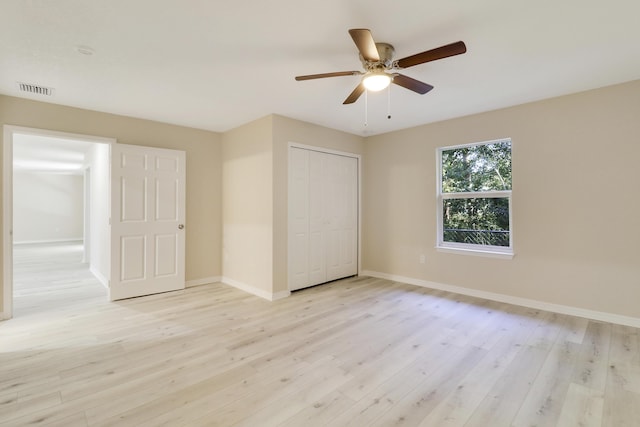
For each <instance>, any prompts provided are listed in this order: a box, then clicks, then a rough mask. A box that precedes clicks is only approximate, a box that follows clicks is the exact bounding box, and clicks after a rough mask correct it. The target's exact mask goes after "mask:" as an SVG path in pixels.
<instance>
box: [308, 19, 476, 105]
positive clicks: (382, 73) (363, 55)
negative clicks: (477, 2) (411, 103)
mask: <svg viewBox="0 0 640 427" xmlns="http://www.w3.org/2000/svg"><path fill="white" fill-rule="evenodd" d="M349 34H350V35H351V38H352V39H353V42H354V43H355V45H356V47H357V48H358V51H359V52H360V61H361V62H362V66H363V68H364V72H362V71H339V72H333V73H323V74H311V75H306V76H297V77H296V80H297V81H302V80H312V79H321V78H325V77H340V76H353V75H362V76H363V77H362V81H361V82H360V84H359V85H358V86H356V88H355V89H354V90H353V92H351V94H349V96H348V97H347V99H345V100H344V102H343V104H352V103H354V102H356V101H357V100H358V98H360V96H361V95H362V94H363V93H364V92H365V91H366V90H369V91H373V92H376V91H381V90H383V89H385V88H386V87H388V86H389V85H390V84H391V83H393V84H396V85H398V86H402V87H404V88H405V89H409V90H411V91H413V92H415V93H418V94H420V95H424V94H425V93H427V92H429V91H430V90H431V89H433V86H431V85H429V84H427V83H423V82H421V81H419V80H416V79H414V78H412V77H409V76H406V75H404V74H400V73H398V71H399V70H402V69H405V68H409V67H413V66H414V65H419V64H424V63H426V62H431V61H436V60H438V59H443V58H448V57H450V56H455V55H460V54H462V53H465V52H466V51H467V47H466V46H465V44H464V42H462V41H459V42H455V43H451V44H448V45H445V46H441V47H438V48H435V49H431V50H426V51H424V52H421V53H418V54H415V55H411V56H408V57H406V58H402V59H399V60H397V61H396V60H394V59H393V54H394V53H395V49H394V48H393V46H392V45H390V44H389V43H376V42H375V41H374V40H373V36H372V35H371V31H369V30H367V29H359V28H356V29H351V30H349Z"/></svg>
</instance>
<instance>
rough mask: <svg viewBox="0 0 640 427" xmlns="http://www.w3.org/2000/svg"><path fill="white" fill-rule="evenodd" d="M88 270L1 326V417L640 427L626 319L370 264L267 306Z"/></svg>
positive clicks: (223, 290)
mask: <svg viewBox="0 0 640 427" xmlns="http://www.w3.org/2000/svg"><path fill="white" fill-rule="evenodd" d="M81 282H82V281H80V282H77V283H76V284H77V285H78V286H75V288H76V289H77V290H78V292H79V294H78V297H77V298H74V297H73V292H72V291H71V290H70V289H72V288H74V286H71V285H68V286H66V287H65V286H63V285H61V286H62V288H63V289H64V290H65V292H68V293H67V294H65V296H64V297H53V298H52V295H53V294H52V293H51V292H53V291H51V292H49V291H45V292H44V294H42V295H41V299H42V301H45V302H47V303H48V304H50V305H55V306H58V309H53V308H52V307H49V308H50V310H44V311H41V312H39V311H38V310H37V308H36V307H37V301H36V300H37V297H35V295H36V294H37V293H36V292H35V291H34V292H33V293H32V294H33V295H34V298H33V299H32V300H31V302H30V303H29V304H28V307H30V308H29V310H24V311H23V313H22V315H21V314H20V312H19V310H18V309H16V318H14V319H12V320H9V321H5V322H2V323H0V425H10V426H22V425H34V424H35V425H55V426H65V427H69V426H165V425H166V426H232V425H238V426H252V427H253V426H290V427H291V426H292V427H295V426H438V427H440V426H483V427H487V426H490V427H500V426H568V427H575V426H607V427H620V426H639V425H640V334H639V332H640V331H639V330H638V329H635V328H630V327H626V326H619V325H612V324H608V323H602V322H596V321H589V320H586V319H582V318H577V317H571V316H565V315H559V314H554V313H549V312H544V311H537V310H533V309H527V308H522V307H517V306H512V305H508V304H502V303H497V302H491V301H486V300H481V299H476V298H471V297H466V296H460V295H455V294H451V293H447V292H441V291H434V290H428V289H423V288H417V287H413V286H410V285H405V284H401V283H395V282H391V281H387V280H380V279H373V278H367V277H360V278H352V279H347V280H342V281H338V282H334V283H331V284H327V285H323V286H319V287H315V288H311V289H307V290H303V291H299V292H295V293H294V294H293V295H292V296H291V297H289V298H287V299H283V300H280V301H276V302H268V301H265V300H262V299H260V298H257V297H254V296H251V295H248V294H246V293H243V292H241V291H239V290H236V289H234V288H231V287H228V286H225V285H222V284H215V285H205V286H199V287H195V288H190V289H187V290H185V291H178V292H171V293H166V294H162V295H154V296H148V297H143V298H136V299H131V300H126V301H121V302H117V303H108V302H107V301H106V297H105V296H104V289H102V294H100V292H99V291H100V289H98V288H95V289H93V290H92V291H88V290H87V289H86V288H84V289H83V288H82V286H81V285H80V283H81ZM98 286H100V285H98ZM32 289H33V287H32ZM93 292H95V294H94V293H93ZM66 299H71V300H72V301H74V302H73V303H71V304H67V305H64V304H65V300H66ZM42 301H41V302H42ZM16 306H18V303H16Z"/></svg>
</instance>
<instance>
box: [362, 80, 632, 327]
mask: <svg viewBox="0 0 640 427" xmlns="http://www.w3.org/2000/svg"><path fill="white" fill-rule="evenodd" d="M639 100H640V81H635V82H631V83H627V84H622V85H617V86H613V87H608V88H603V89H599V90H594V91H589V92H584V93H580V94H575V95H569V96H564V97H560V98H555V99H550V100H545V101H541V102H536V103H531V104H526V105H522V106H517V107H513V108H508V109H503V110H498V111H493V112H489V113H485V114H478V115H474V116H469V117H463V118H459V119H455V120H449V121H445V122H440V123H435V124H430V125H425V126H421V127H416V128H412V129H407V130H403V131H399V132H393V133H389V134H386V135H379V136H375V137H369V138H367V141H366V144H365V168H364V170H365V173H364V188H365V190H364V207H363V212H364V214H363V215H364V225H363V227H364V229H363V234H364V241H363V246H364V254H363V267H364V269H367V270H372V271H377V272H382V273H387V274H393V275H399V276H405V277H410V278H415V279H419V280H426V281H432V282H438V283H442V284H447V285H454V286H461V287H465V288H470V289H474V290H479V291H486V292H493V293H500V294H505V295H509V296H515V297H521V298H529V299H534V300H539V301H543V302H550V303H555V304H562V305H566V306H573V307H579V308H584V309H589V310H597V311H603V312H608V313H614V314H619V315H625V316H632V317H640V304H638V301H640V262H639V260H640V245H639V244H638V242H640V227H638V223H637V218H638V212H640V199H639V198H638V197H637V196H638V185H639V184H640V168H639V167H638V166H637V164H638V159H640V143H639V142H638V141H639V137H640V120H639V119H638V118H639V117H640V101H639ZM503 137H511V138H512V143H513V148H512V153H513V233H514V249H515V254H516V255H515V257H514V258H513V259H512V260H504V259H491V258H484V257H475V256H468V255H459V254H449V253H440V252H437V251H436V250H435V248H434V246H435V243H436V235H435V233H436V217H435V215H436V205H435V201H436V176H435V175H436V170H435V167H436V154H435V151H436V147H441V146H448V145H455V144H465V143H471V142H480V141H486V140H492V139H497V138H503ZM420 254H425V255H426V263H425V264H420V263H419V256H420Z"/></svg>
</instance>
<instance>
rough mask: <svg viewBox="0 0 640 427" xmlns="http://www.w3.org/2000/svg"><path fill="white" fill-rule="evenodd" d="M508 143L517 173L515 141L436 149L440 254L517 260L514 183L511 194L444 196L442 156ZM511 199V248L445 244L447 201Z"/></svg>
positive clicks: (472, 193)
mask: <svg viewBox="0 0 640 427" xmlns="http://www.w3.org/2000/svg"><path fill="white" fill-rule="evenodd" d="M505 142H508V143H509V144H510V145H511V154H512V165H511V169H512V172H513V141H512V139H511V138H500V139H494V140H490V141H482V142H473V143H469V144H459V145H451V146H447V147H438V148H436V171H437V172H436V227H437V229H436V250H437V251H438V252H449V253H462V254H469V255H480V256H489V257H497V258H507V259H511V258H513V255H514V252H513V202H512V196H513V183H512V186H511V190H490V191H465V192H456V193H443V192H442V153H443V152H444V151H449V150H455V149H458V148H467V147H477V146H479V145H490V144H499V143H505ZM485 198H495V199H505V198H506V199H507V200H508V203H509V246H494V245H479V244H473V243H457V242H445V241H444V218H443V214H444V212H443V205H444V201H445V200H447V199H485Z"/></svg>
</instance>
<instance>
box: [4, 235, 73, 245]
mask: <svg viewBox="0 0 640 427" xmlns="http://www.w3.org/2000/svg"><path fill="white" fill-rule="evenodd" d="M69 242H78V243H82V242H83V240H82V237H76V238H69V239H46V240H22V241H18V242H16V241H14V242H13V244H14V245H34V244H45V243H69Z"/></svg>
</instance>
